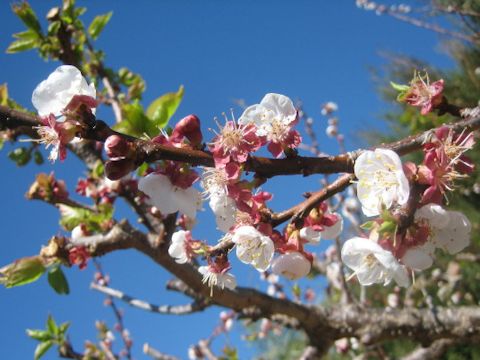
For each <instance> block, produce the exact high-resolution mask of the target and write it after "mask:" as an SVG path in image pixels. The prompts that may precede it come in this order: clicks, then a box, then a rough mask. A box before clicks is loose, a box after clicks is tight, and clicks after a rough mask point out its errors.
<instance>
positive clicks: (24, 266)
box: [0, 256, 45, 288]
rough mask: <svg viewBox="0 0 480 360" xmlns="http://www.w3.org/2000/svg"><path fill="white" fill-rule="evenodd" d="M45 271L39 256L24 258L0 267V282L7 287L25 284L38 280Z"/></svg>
mask: <svg viewBox="0 0 480 360" xmlns="http://www.w3.org/2000/svg"><path fill="white" fill-rule="evenodd" d="M44 272H45V266H44V265H43V262H42V260H41V259H40V257H39V256H32V257H27V258H22V259H19V260H17V261H15V262H14V263H12V264H9V265H7V266H4V267H3V268H1V269H0V284H3V285H5V287H7V288H11V287H14V286H20V285H25V284H28V283H31V282H33V281H35V280H37V279H38V278H39V277H40V276H42V275H43V273H44Z"/></svg>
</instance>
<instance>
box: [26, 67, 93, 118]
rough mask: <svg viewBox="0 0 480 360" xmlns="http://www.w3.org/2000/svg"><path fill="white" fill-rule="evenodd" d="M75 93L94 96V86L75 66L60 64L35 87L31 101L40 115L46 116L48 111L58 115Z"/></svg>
mask: <svg viewBox="0 0 480 360" xmlns="http://www.w3.org/2000/svg"><path fill="white" fill-rule="evenodd" d="M75 95H87V96H90V97H93V98H95V97H96V90H95V86H94V85H93V84H90V85H88V84H87V81H86V80H85V78H84V77H83V76H82V73H81V72H80V70H78V69H77V68H76V67H75V66H71V65H62V66H60V67H58V68H57V69H56V70H55V71H54V72H53V73H51V74H50V75H49V76H48V78H47V79H46V80H44V81H42V82H41V83H40V84H39V85H38V86H37V87H36V88H35V90H34V91H33V94H32V103H33V106H35V108H36V109H37V111H38V114H39V115H40V116H47V115H49V114H50V113H52V114H54V115H55V116H59V115H61V112H62V110H63V109H64V108H65V107H66V106H67V105H68V103H69V102H70V100H72V98H73V96H75Z"/></svg>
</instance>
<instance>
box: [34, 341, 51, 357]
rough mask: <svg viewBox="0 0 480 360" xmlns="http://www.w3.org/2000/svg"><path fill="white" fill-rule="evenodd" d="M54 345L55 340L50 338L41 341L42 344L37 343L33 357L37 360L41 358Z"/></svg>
mask: <svg viewBox="0 0 480 360" xmlns="http://www.w3.org/2000/svg"><path fill="white" fill-rule="evenodd" d="M52 346H53V341H51V340H48V341H44V342H41V343H40V344H38V345H37V347H36V348H35V354H34V355H33V358H34V359H35V360H38V359H40V358H41V357H42V356H43V355H45V353H46V352H47V351H48V350H49V349H50V348H51V347H52Z"/></svg>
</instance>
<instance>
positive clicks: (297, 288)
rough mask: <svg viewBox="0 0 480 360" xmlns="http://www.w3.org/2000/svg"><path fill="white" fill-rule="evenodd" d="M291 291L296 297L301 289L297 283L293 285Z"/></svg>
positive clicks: (299, 294) (300, 293) (300, 292)
mask: <svg viewBox="0 0 480 360" xmlns="http://www.w3.org/2000/svg"><path fill="white" fill-rule="evenodd" d="M292 292H293V295H295V296H296V297H297V298H299V297H300V296H301V295H302V289H300V286H298V284H295V285H293V287H292Z"/></svg>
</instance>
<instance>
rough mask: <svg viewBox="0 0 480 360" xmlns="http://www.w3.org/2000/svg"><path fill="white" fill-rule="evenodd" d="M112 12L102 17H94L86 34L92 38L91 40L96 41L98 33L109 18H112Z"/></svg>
mask: <svg viewBox="0 0 480 360" xmlns="http://www.w3.org/2000/svg"><path fill="white" fill-rule="evenodd" d="M112 14H113V12H112V11H110V12H109V13H106V14H104V15H98V16H95V19H93V21H92V23H91V24H90V26H89V27H88V34H89V35H90V36H91V37H92V39H93V40H96V39H97V38H98V36H99V35H100V33H101V32H102V30H103V28H104V27H105V25H107V24H108V22H109V21H110V18H111V17H112Z"/></svg>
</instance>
